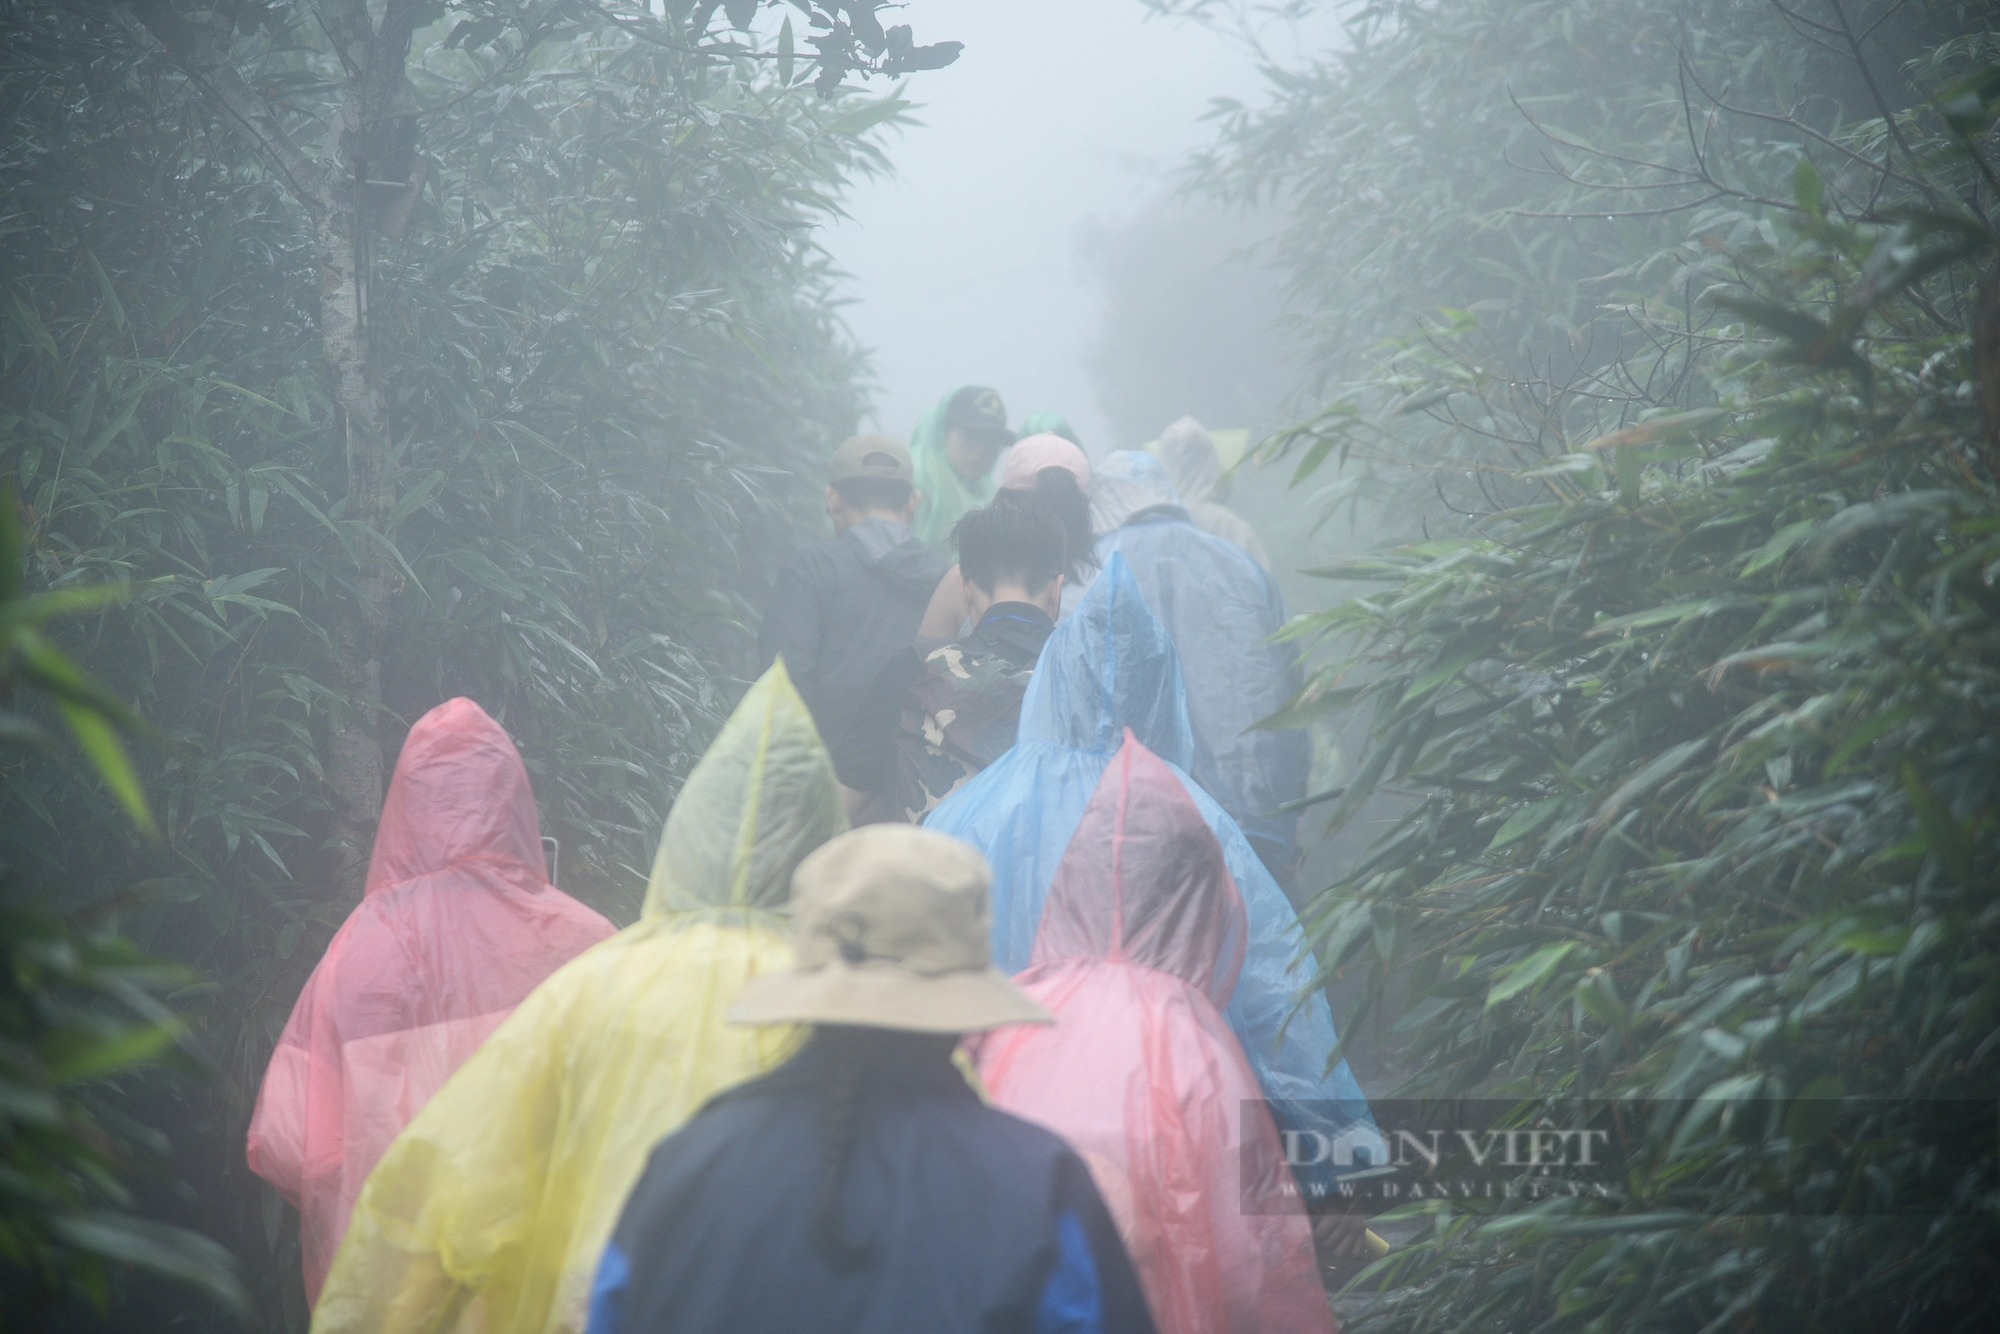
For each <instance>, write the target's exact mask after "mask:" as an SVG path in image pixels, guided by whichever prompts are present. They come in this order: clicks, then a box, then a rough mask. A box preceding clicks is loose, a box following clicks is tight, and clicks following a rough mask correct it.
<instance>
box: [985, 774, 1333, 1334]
mask: <svg viewBox="0 0 2000 1334" xmlns="http://www.w3.org/2000/svg"><path fill="white" fill-rule="evenodd" d="M1246 931H1247V923H1246V921H1245V918H1244V912H1243V902H1242V899H1241V898H1240V896H1239V895H1238V894H1237V891H1236V886H1235V884H1234V883H1233V882H1232V881H1231V879H1230V876H1229V872H1228V869H1227V868H1226V867H1225V866H1224V865H1223V859H1222V848H1221V845H1220V844H1218V843H1217V842H1216V839H1215V835H1214V834H1213V833H1212V832H1211V831H1210V830H1209V827H1208V824H1207V822H1206V821H1205V820H1203V818H1202V813H1201V810H1200V808H1199V807H1197V806H1196V804H1195V802H1194V799H1193V798H1192V797H1191V796H1189V794H1188V791H1187V789H1186V787H1185V786H1184V785H1183V783H1182V780H1181V778H1180V777H1179V775H1177V774H1176V773H1175V772H1174V771H1173V770H1172V769H1170V768H1169V767H1168V766H1167V765H1166V764H1165V763H1164V762H1162V761H1161V760H1160V759H1159V758H1157V757H1156V756H1154V755H1153V754H1152V753H1151V752H1150V751H1148V750H1146V749H1145V748H1144V747H1143V746H1141V745H1140V744H1139V743H1138V742H1137V741H1134V740H1132V739H1131V738H1130V735H1129V734H1128V735H1127V739H1126V741H1125V744H1124V746H1123V747H1121V748H1120V749H1119V751H1118V754H1117V755H1116V756H1115V757H1114V758H1113V759H1112V761H1111V764H1110V767H1109V768H1107V769H1106V770H1105V773H1104V778H1103V780H1102V781H1101V782H1100V783H1099V784H1098V788H1097V793H1096V795H1095V796H1093V797H1092V798H1091V801H1090V805H1089V806H1088V807H1086V808H1085V810H1084V813H1083V820H1082V822H1081V824H1079V826H1078V827H1077V831H1076V837H1075V838H1074V839H1072V840H1071V842H1070V845H1069V851H1068V852H1067V853H1066V854H1065V855H1064V857H1063V860H1062V865H1061V867H1060V868H1059V869H1058V870H1057V872H1056V877H1055V883H1054V884H1053V885H1052V886H1051V887H1050V889H1049V898H1048V905H1047V907H1046V908H1045V909H1044V911H1043V913H1042V921H1041V929H1040V931H1039V932H1038V933H1037V934H1036V938H1035V947H1034V962H1033V963H1032V964H1031V965H1030V966H1029V968H1028V969H1027V971H1025V972H1023V973H1021V974H1019V975H1018V976H1017V977H1016V978H1015V979H1014V980H1015V981H1016V982H1017V983H1018V984H1019V985H1020V986H1021V988H1022V989H1023V990H1025V991H1026V992H1027V993H1028V994H1029V995H1030V996H1032V997H1034V998H1035V999H1036V1000H1038V1001H1040V1002H1041V1003H1042V1004H1043V1005H1044V1006H1045V1007H1047V1009H1048V1010H1049V1012H1050V1013H1051V1014H1053V1015H1054V1016H1055V1023H1054V1024H1052V1025H1050V1026H1048V1027H1029V1026H1027V1025H1020V1026H1016V1027H1012V1028H1006V1029H1001V1030H999V1031H998V1032H996V1033H994V1034H992V1035H991V1036H990V1037H988V1038H986V1039H985V1040H984V1041H983V1043H982V1044H981V1045H980V1048H979V1074H980V1077H981V1078H982V1079H983V1080H984V1081H985V1083H986V1087H987V1090H988V1091H989V1092H990V1093H991V1095H992V1098H993V1102H994V1104H995V1105H996V1106H999V1107H1002V1108H1005V1109H1006V1110H1007V1111H1010V1112H1013V1113H1015V1114H1016V1115H1018V1116H1022V1117H1026V1118H1027V1119H1029V1120H1031V1121H1036V1122H1039V1123H1040V1124H1042V1125H1044V1126H1047V1127H1048V1128H1049V1129H1051V1130H1053V1131H1055V1132H1056V1133H1057V1134H1059V1135H1061V1136H1062V1137H1063V1139H1064V1140H1066V1141H1067V1142H1068V1143H1069V1145H1070V1147H1072V1148H1074V1149H1075V1150H1076V1151H1077V1152H1078V1153H1079V1154H1081V1155H1082V1156H1083V1159H1084V1161H1085V1162H1086V1163H1088V1164H1089V1165H1090V1169H1091V1173H1092V1175H1093V1176H1094V1177H1095V1178H1096V1180H1097V1185H1098V1189H1099V1191H1100V1192H1101V1193H1102V1194H1103V1196H1104V1198H1105V1202H1106V1204H1108V1205H1109V1206H1110V1208H1111V1212H1112V1215H1113V1217H1114V1218H1116V1219H1117V1222H1118V1228H1119V1232H1120V1233H1121V1234H1122V1235H1123V1237H1124V1239H1125V1246H1126V1249H1127V1250H1128V1251H1129V1252H1130V1253H1131V1256H1132V1261H1133V1264H1134V1266H1135V1267H1136V1268H1137V1269H1138V1271H1139V1279H1140V1282H1141V1283H1142V1284H1143V1285H1144V1286H1145V1290H1146V1300H1147V1304H1148V1305H1149V1306H1150V1307H1151V1308H1152V1312H1153V1318H1154V1320H1155V1321H1156V1322H1158V1324H1159V1327H1160V1330H1161V1334H1207V1332H1208V1331H1224V1330H1226V1331H1232V1332H1234V1334H1252V1332H1253V1331H1257V1330H1286V1331H1296V1332H1297V1334H1306V1332H1307V1331H1322V1332H1323V1334H1333V1320H1332V1317H1331V1315H1330V1313H1329V1311H1328V1309H1327V1303H1326V1294H1325V1291H1324V1290H1323V1289H1322V1288H1321V1286H1320V1281H1319V1274H1318V1266H1317V1262H1316V1260H1315V1257H1314V1252H1313V1239H1312V1227H1311V1225H1310V1224H1309V1223H1308V1222H1307V1219H1306V1214H1305V1209H1304V1207H1303V1206H1302V1205H1301V1204H1300V1203H1299V1201H1298V1199H1297V1197H1296V1196H1292V1197H1286V1196H1284V1195H1282V1194H1280V1193H1279V1190H1280V1189H1281V1187H1280V1188H1279V1189H1274V1188H1273V1185H1274V1183H1279V1182H1281V1181H1282V1179H1283V1176H1284V1172H1285V1167H1284V1157H1283V1153H1282V1150H1281V1148H1280V1144H1279V1139H1278V1131H1277V1126H1276V1125H1275V1123H1274V1122H1273V1121H1272V1119H1271V1117H1270V1116H1269V1115H1266V1114H1260V1113H1258V1112H1257V1111H1256V1110H1255V1108H1256V1105H1257V1104H1256V1102H1255V1100H1256V1099H1257V1098H1258V1096H1259V1090H1258V1086H1257V1081H1256V1077H1255V1076H1254V1075H1253V1074H1252V1073H1251V1071H1250V1067H1249V1064H1248V1063H1247V1062H1246V1061H1245V1060H1244V1057H1243V1051H1242V1049H1241V1047H1239V1046H1238V1045H1237V1041H1236V1037H1235V1035H1234V1034H1233V1033H1231V1032H1230V1029H1229V1025H1228V1022H1227V1021H1226V1020H1224V1018H1223V1017H1222V1012H1221V1007H1223V1006H1226V1005H1227V1004H1228V1003H1229V999H1230V996H1231V995H1232V993H1233V992H1234V991H1235V989H1236V979H1237V974H1238V971H1239V969H1240V968H1241V966H1242V963H1243V955H1244V937H1245V933H1246ZM1246 1175H1248V1176H1249V1177H1250V1178H1251V1179H1252V1181H1253V1184H1252V1185H1251V1187H1250V1190H1251V1191H1252V1192H1253V1193H1254V1197H1255V1198H1256V1199H1258V1200H1264V1201H1268V1200H1274V1199H1275V1200H1284V1201H1286V1203H1287V1207H1285V1208H1283V1209H1264V1210H1252V1209H1246V1208H1245V1207H1244V1201H1245V1187H1244V1184H1243V1182H1244V1177H1245V1176H1246Z"/></svg>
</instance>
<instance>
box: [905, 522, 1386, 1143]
mask: <svg viewBox="0 0 2000 1334" xmlns="http://www.w3.org/2000/svg"><path fill="white" fill-rule="evenodd" d="M1128 729H1129V730H1130V731H1131V733H1132V734H1133V736H1135V737H1136V738H1137V739H1138V741H1139V743H1140V744H1141V745H1143V746H1145V747H1146V748H1147V749H1148V750H1150V751H1152V752H1153V753H1154V754H1155V755H1157V756H1159V757H1160V758H1161V759H1163V760H1165V761H1166V762H1167V763H1168V764H1169V765H1170V766H1171V767H1172V769H1173V771H1174V773H1175V775H1176V776H1177V777H1178V778H1179V779H1180V780H1181V781H1182V782H1183V783H1185V784H1186V785H1187V789H1188V793H1189V795H1190V796H1191V797H1192V798H1193V799H1194V801H1195V804H1196V805H1197V806H1198V807H1199V808H1200V810H1201V814H1202V818H1203V819H1205V820H1206V821H1207V822H1208V825H1209V827H1210V828H1211V829H1213V830H1214V831H1215V837H1216V839H1217V841H1218V842H1219V843H1220V844H1221V845H1222V852H1223V860H1224V862H1225V864H1226V865H1227V866H1228V868H1229V873H1230V875H1231V876H1232V877H1233V878H1234V879H1235V881H1236V885H1237V889H1238V891H1239V892H1240V893H1241V894H1242V896H1243V906H1244V910H1245V912H1246V914H1247V915H1248V918H1249V926H1250V935H1249V941H1248V945H1247V947H1246V949H1245V953H1244V960H1243V973H1242V977H1241V979H1240V981H1239V982H1238V983H1237V987H1236V992H1235V995H1234V996H1233V997H1232V999H1231V1000H1230V1002H1229V1008H1228V1010H1227V1011H1226V1015H1227V1018H1228V1019H1229V1023H1230V1026H1231V1028H1233V1029H1234V1030H1235V1032H1236V1035H1237V1037H1238V1038H1239V1039H1240V1040H1241V1042H1242V1044H1243V1050H1244V1054H1245V1055H1247V1056H1248V1057H1249V1059H1250V1065H1251V1069H1252V1070H1253V1071H1255V1073H1256V1075H1257V1082H1258V1083H1259V1085H1261V1086H1262V1088H1263V1089H1264V1092H1265V1095H1266V1096H1267V1097H1268V1098H1270V1099H1271V1101H1272V1103H1273V1107H1272V1111H1273V1114H1274V1115H1275V1116H1276V1117H1277V1120H1278V1124H1279V1125H1280V1126H1281V1127H1284V1128H1296V1129H1301V1130H1316V1131H1321V1132H1323V1133H1325V1134H1327V1135H1329V1136H1331V1135H1336V1134H1339V1133H1340V1132H1341V1131H1342V1130H1346V1129H1348V1128H1350V1127H1352V1126H1355V1125H1356V1124H1364V1123H1365V1124H1367V1125H1368V1126H1370V1127H1371V1128H1372V1126H1373V1121H1372V1118H1371V1117H1370V1116H1369V1112H1368V1104H1367V1102H1366V1100H1365V1099H1364V1097H1363V1096H1362V1092H1361V1086H1360V1085H1359V1084H1358V1083H1356V1082H1355V1079H1354V1075H1353V1073H1352V1072H1351V1071H1349V1070H1348V1068H1347V1063H1346V1062H1345V1061H1342V1062H1339V1063H1338V1064H1336V1065H1335V1066H1334V1067H1333V1069H1332V1070H1331V1071H1328V1070H1327V1068H1326V1063H1327V1057H1328V1056H1329V1055H1330V1054H1331V1053H1332V1052H1333V1049H1334V1047H1335V1045H1336V1044H1337V1042H1338V1041H1339V1039H1338V1037H1337V1036H1336V1035H1335V1033H1334V1027H1333V1014H1332V1012H1331V1011H1330V1010H1329V1009H1328V1008H1327V1003H1326V998H1325V996H1324V995H1323V994H1321V993H1320V992H1319V991H1318V990H1317V989H1316V988H1315V989H1312V990H1311V991H1310V993H1309V994H1307V995H1306V996H1305V997H1304V999H1303V1001H1301V1000H1300V993H1301V992H1302V991H1306V989H1307V988H1308V987H1309V986H1310V984H1311V982H1312V978H1313V965H1312V960H1311V956H1310V955H1309V954H1308V953H1307V952H1306V950H1305V947H1304V940H1303V933H1302V932H1301V931H1300V929H1299V921H1298V916H1297V914H1296V913H1295V912H1294V911H1293V909H1292V905H1291V901H1290V900H1289V899H1287V898H1286V897H1285V892H1284V891H1283V890H1282V889H1280V888H1279V887H1278V883H1277V881H1275V880H1273V879H1272V878H1271V873H1270V872H1269V871H1268V870H1266V869H1265V867H1264V863H1263V861H1262V860H1261V859H1260V858H1259V857H1258V855H1257V853H1256V852H1255V851H1254V850H1253V849H1252V848H1251V846H1250V842H1249V840H1248V839H1247V838H1245V837H1244V834H1243V830H1242V828H1241V827H1240V826H1239V825H1238V824H1237V822H1236V821H1235V820H1234V819H1232V818H1231V817H1230V816H1229V814H1228V813H1227V812H1226V811H1224V810H1223V808H1222V807H1221V806H1220V805H1218V804H1217V803H1216V801H1215V800H1214V799H1213V798H1211V797H1210V796H1209V794H1208V793H1207V792H1205V791H1203V790H1202V788H1201V787H1200V785H1198V784H1197V783H1196V782H1194V781H1193V780H1192V779H1190V778H1189V777H1188V774H1187V769H1188V766H1189V763H1190V761H1191V760H1192V759H1193V758H1194V751H1195V747H1194V734H1193V729H1192V728H1191V727H1190V726H1189V723H1188V710H1187V704H1186V694H1185V690H1184V688H1183V686H1182V684H1181V670H1180V663H1179V661H1178V659H1177V657H1176V655H1175V652H1174V645H1173V642H1172V641H1171V640H1170V639H1169V638H1168V636H1167V632H1166V629H1165V628H1164V627H1163V626H1162V625H1161V624H1160V622H1159V621H1158V620H1157V619H1155V618H1154V616H1153V614H1152V612H1151V611H1150V610H1148V608H1147V605H1146V602H1145V600H1144V598H1143V597H1142V596H1141V595H1140V592H1139V586H1138V583H1137V582H1136V581H1135V580H1134V578H1133V575H1132V571H1131V569H1130V567H1128V566H1127V565H1126V563H1125V559H1124V557H1123V556H1121V555H1118V554H1116V553H1114V554H1113V555H1112V557H1111V559H1110V561H1109V562H1108V563H1107V564H1106V565H1105V567H1104V571H1103V573H1101V574H1100V575H1099V576H1098V577H1097V579H1096V581H1095V582H1094V583H1092V585H1091V587H1090V591H1089V593H1088V594H1086V595H1085V597H1084V599H1083V601H1082V603H1081V604H1079V605H1078V607H1077V609H1076V611H1075V613H1074V614H1073V615H1071V616H1069V617H1067V618H1065V619H1064V620H1063V621H1062V622H1061V623H1060V624H1058V625H1057V626H1056V630H1055V633H1054V634H1053V635H1051V636H1050V637H1049V642H1048V645H1047V646H1046V647H1045V648H1044V649H1043V650H1042V656H1041V661H1040V662H1039V663H1038V664H1037V666H1036V668H1035V675H1034V679H1033V680H1032V681H1031V682H1029V685H1028V691H1027V695H1026V697H1025V698H1024V699H1023V700H1022V704H1021V728H1020V732H1019V733H1018V736H1017V739H1016V741H1015V744H1014V747H1013V749H1011V750H1009V751H1008V752H1007V753H1006V754H1004V755H1002V756H1001V757H1000V758H999V759H998V760H996V761H994V762H993V763H992V764H991V765H990V766H988V767H987V768H986V769H985V770H984V771H983V772H981V773H980V774H979V775H978V776H977V777H975V778H974V779H973V780H972V781H971V782H969V783H967V784H966V785H965V786H964V787H962V788H960V789H959V790H958V791H957V792H956V793H954V794H953V795H952V796H951V797H950V798H949V799H948V800H946V801H945V802H943V803H942V804H941V805H939V806H938V807H937V808H936V809H935V810H933V811H932V812H931V813H930V815H929V816H927V817H926V818H925V820H924V826H925V828H928V829H934V830H937V831H938V832H940V833H944V834H950V835H952V836H953V837H955V838H960V839H963V840H965V841H966V842H968V843H970V844H972V846H973V847H975V848H978V849H979V850H980V851H981V852H983V853H985V854H986V859H987V860H988V861H989V862H991V863H992V865H993V889H992V911H993V962H994V963H995V964H996V965H997V966H999V967H1000V968H1002V969H1004V970H1006V971H1007V972H1009V973H1017V972H1019V971H1021V970H1022V969H1023V968H1026V967H1027V966H1028V963H1029V959H1030V956H1031V955H1032V953H1033V951H1034V944H1035V933H1036V929H1037V928H1038V927H1039V925H1040V923H1041V918H1042V907H1043V904H1044V903H1045V902H1046V900H1047V897H1048V892H1049V886H1050V884H1051V883H1052V882H1053V881H1054V879H1055V874H1056V867H1057V866H1058V865H1059V864H1060V863H1061V862H1062V859H1063V854H1064V852H1065V851H1066V850H1067V849H1068V847H1069V844H1070V839H1071V838H1072V836H1073V835H1074V834H1075V833H1076V830H1077V826H1078V825H1079V824H1080V823H1081V822H1082V820H1083V813H1084V809H1085V808H1086V807H1087V806H1089V804H1090V798H1091V795H1092V794H1093V793H1094V792H1095V791H1096V790H1097V786H1098V783H1099V781H1100V780H1101V779H1102V778H1103V776H1104V771H1105V769H1106V767H1107V766H1108V765H1109V764H1110V763H1111V759H1112V756H1113V755H1115V754H1116V753H1117V751H1118V748H1119V746H1120V745H1122V744H1123V742H1124V739H1125V734H1126V732H1127V730H1128ZM1295 1002H1296V1003H1297V1005H1298V1008H1297V1009H1296V1011H1294V1008H1293V1007H1294V1004H1295Z"/></svg>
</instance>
